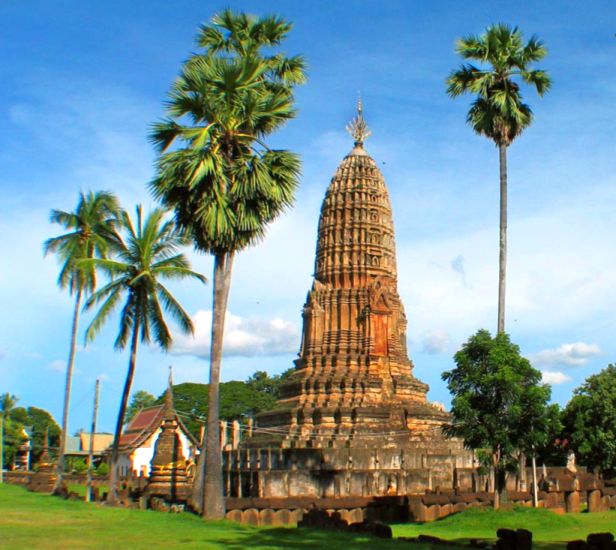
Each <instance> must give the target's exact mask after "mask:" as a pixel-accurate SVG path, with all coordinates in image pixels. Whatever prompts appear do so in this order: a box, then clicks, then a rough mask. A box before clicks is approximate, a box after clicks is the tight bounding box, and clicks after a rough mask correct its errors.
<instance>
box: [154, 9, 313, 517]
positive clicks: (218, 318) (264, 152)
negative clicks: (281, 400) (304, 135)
mask: <svg viewBox="0 0 616 550" xmlns="http://www.w3.org/2000/svg"><path fill="white" fill-rule="evenodd" d="M290 29H291V24H290V23H288V22H286V21H284V20H283V19H281V18H279V17H275V16H269V17H262V18H257V17H253V16H250V15H246V14H243V13H234V12H232V11H230V10H224V11H222V12H221V13H219V14H218V15H216V16H214V18H213V19H212V21H211V23H210V24H208V25H203V26H202V27H201V30H200V32H199V35H198V38H197V41H198V45H199V46H200V47H201V48H202V51H201V52H200V53H197V54H195V55H193V56H192V57H191V58H190V59H189V60H188V61H187V62H186V63H185V64H184V66H183V68H182V70H181V73H180V76H179V77H178V78H177V79H176V81H175V83H174V85H173V87H172V90H171V92H170V97H169V102H168V114H169V118H167V119H165V120H163V121H161V122H159V123H157V124H155V125H154V129H153V132H152V135H151V139H152V141H153V143H154V144H155V146H156V147H157V149H158V152H159V153H160V156H159V158H158V161H157V173H156V176H155V178H154V179H153V181H152V183H151V189H152V192H153V194H154V195H155V197H156V198H158V199H160V200H161V201H162V202H163V203H164V204H165V205H167V206H170V207H173V208H174V210H175V217H176V221H177V223H178V225H179V226H180V227H181V228H182V229H183V230H185V231H186V232H187V233H188V234H189V235H190V236H191V238H192V240H193V242H194V245H195V247H196V248H197V249H198V250H200V251H202V252H205V253H208V254H212V255H213V256H214V277H213V320H212V343H211V353H210V376H209V382H210V385H209V392H210V395H209V402H210V404H211V406H210V408H209V414H208V425H207V437H206V442H205V448H204V449H202V450H203V451H205V452H202V453H201V456H202V457H203V456H205V462H206V463H207V464H205V463H204V461H203V460H202V461H201V464H200V466H199V469H198V472H197V482H196V483H195V486H196V491H195V495H194V501H195V503H197V507H198V508H201V511H202V513H203V515H204V516H205V517H207V518H211V519H216V518H222V517H223V516H224V502H223V492H222V491H223V485H222V469H221V466H222V465H221V455H220V448H219V416H218V414H219V413H218V411H219V382H220V364H221V359H222V340H223V327H224V321H225V314H226V310H227V300H228V295H229V288H230V284H231V270H232V265H233V258H234V256H235V254H236V253H237V252H238V251H241V250H242V249H244V248H246V247H248V246H250V245H253V244H255V243H256V242H257V241H259V240H260V239H261V238H262V237H263V236H264V233H265V230H266V228H267V225H268V224H269V223H270V222H271V221H273V220H274V219H275V218H276V217H277V216H278V215H279V214H280V213H281V212H282V211H283V210H284V208H285V207H287V206H289V205H290V204H291V202H292V199H293V193H294V191H295V188H296V187H297V184H298V179H299V172H300V162H299V158H298V157H297V155H295V154H293V153H291V152H289V151H286V150H274V149H270V148H269V147H267V146H266V145H265V143H264V140H265V138H266V137H267V136H268V135H269V134H271V133H272V132H274V131H275V130H276V129H278V128H280V127H281V126H282V125H283V124H284V123H285V122H286V121H287V120H289V119H291V118H293V117H294V116H295V109H294V106H293V105H294V97H293V87H294V86H295V85H296V84H300V83H303V82H304V81H305V75H304V65H305V64H304V60H303V59H302V58H301V57H299V56H295V57H286V56H285V55H284V54H282V53H273V51H272V49H273V48H275V47H276V46H278V45H279V44H280V43H281V42H282V41H283V40H284V38H285V37H286V36H287V34H288V32H289V31H290ZM264 51H265V52H266V53H264ZM172 145H173V148H172V147H171V146H172ZM201 480H204V481H203V482H202V481H201ZM204 489H205V494H207V498H205V497H204ZM201 503H204V505H203V506H201Z"/></svg>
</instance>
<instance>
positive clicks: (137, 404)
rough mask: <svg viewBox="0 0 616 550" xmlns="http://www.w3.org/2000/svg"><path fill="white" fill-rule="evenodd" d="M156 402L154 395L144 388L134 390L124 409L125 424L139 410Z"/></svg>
mask: <svg viewBox="0 0 616 550" xmlns="http://www.w3.org/2000/svg"><path fill="white" fill-rule="evenodd" d="M155 404H156V397H155V396H154V395H152V394H151V393H149V392H147V391H145V390H138V391H136V392H135V393H134V394H133V396H132V397H131V400H130V404H129V405H128V408H127V409H126V424H128V423H129V422H130V421H131V420H132V419H133V418H134V417H135V415H136V414H137V413H138V412H139V411H140V410H141V409H146V408H148V407H152V406H153V405H155Z"/></svg>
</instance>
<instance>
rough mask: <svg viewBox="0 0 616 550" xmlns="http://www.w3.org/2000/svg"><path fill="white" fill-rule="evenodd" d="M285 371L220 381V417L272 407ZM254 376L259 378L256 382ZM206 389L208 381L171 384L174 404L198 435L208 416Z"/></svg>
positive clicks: (238, 416) (236, 416)
mask: <svg viewBox="0 0 616 550" xmlns="http://www.w3.org/2000/svg"><path fill="white" fill-rule="evenodd" d="M292 370H293V369H290V371H288V372H291V371H292ZM285 374H286V373H285ZM285 374H283V375H275V376H271V377H270V376H269V375H268V374H267V373H265V372H263V371H258V372H256V373H255V374H254V375H253V376H251V377H250V378H249V379H248V380H247V381H246V382H240V381H237V380H232V381H230V382H222V383H221V384H220V387H219V389H220V401H219V404H220V411H219V412H220V419H221V420H226V421H229V422H230V421H232V420H240V421H241V420H245V419H246V418H248V417H252V416H255V415H256V414H258V413H260V412H262V411H267V410H271V409H273V408H274V406H275V405H276V400H277V399H278V389H279V387H280V380H282V378H283V376H285ZM255 380H258V381H259V382H258V383H255ZM165 393H166V391H165V392H163V393H162V394H161V395H160V396H159V397H158V399H157V401H156V404H158V405H161V404H163V403H164V401H165ZM208 393H209V385H208V384H197V383H194V382H185V383H183V384H177V385H175V386H173V400H174V403H175V408H176V410H177V411H178V413H179V414H180V415H181V417H182V420H183V422H184V424H185V426H186V428H187V429H188V430H189V431H190V432H191V433H192V434H193V435H194V436H195V437H196V438H197V439H199V438H200V436H201V426H202V425H203V420H204V419H205V418H207V417H208V410H209V406H208V405H209V398H208Z"/></svg>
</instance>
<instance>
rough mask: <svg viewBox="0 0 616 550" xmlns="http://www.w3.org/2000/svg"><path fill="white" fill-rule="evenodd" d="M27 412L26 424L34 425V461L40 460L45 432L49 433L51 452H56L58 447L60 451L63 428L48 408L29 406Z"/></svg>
mask: <svg viewBox="0 0 616 550" xmlns="http://www.w3.org/2000/svg"><path fill="white" fill-rule="evenodd" d="M26 413H27V420H26V423H24V425H25V426H31V427H32V457H31V459H32V462H33V463H35V462H38V460H39V458H40V456H41V454H42V453H43V444H44V440H45V433H47V438H48V443H49V447H50V451H51V454H55V450H56V449H58V453H59V451H60V449H59V447H60V442H61V436H62V430H61V429H60V426H58V424H57V423H56V421H55V420H54V418H53V416H51V414H49V413H48V412H47V411H46V410H44V409H39V408H38V407H28V408H27V409H26Z"/></svg>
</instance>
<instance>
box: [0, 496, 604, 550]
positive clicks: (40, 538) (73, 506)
mask: <svg viewBox="0 0 616 550" xmlns="http://www.w3.org/2000/svg"><path fill="white" fill-rule="evenodd" d="M499 527H512V528H519V527H524V528H527V529H530V530H531V531H533V536H534V540H535V541H538V543H539V544H537V547H538V548H541V549H548V548H550V549H551V548H559V549H561V550H562V549H563V548H564V541H568V540H572V539H576V538H584V537H586V535H587V534H588V533H592V532H600V531H603V532H604V531H612V532H614V531H615V530H616V512H614V511H612V512H606V513H601V514H570V515H563V516H559V515H556V514H553V513H552V512H548V511H546V510H532V509H527V508H520V509H514V510H513V511H507V512H504V511H503V512H493V511H492V510H483V509H477V510H470V511H468V512H465V513H463V514H457V515H454V516H450V517H448V518H446V519H444V520H441V521H437V522H434V523H430V524H423V525H418V524H406V525H396V526H393V529H394V536H407V537H409V536H411V537H412V536H417V535H419V534H426V535H434V536H437V537H440V538H444V539H448V540H455V541H460V542H461V543H462V542H466V541H468V539H470V538H484V539H492V540H493V539H494V538H495V536H496V529H498V528H499ZM0 548H1V549H3V550H4V549H7V550H8V549H16V550H17V549H19V550H23V549H34V548H35V549H41V550H48V549H77V548H78V549H92V548H96V549H117V548H129V549H130V550H139V549H141V548H143V549H150V548H154V549H156V548H168V549H175V548H179V549H187V550H188V549H193V548H199V549H203V548H229V549H232V550H240V549H244V548H251V549H256V550H259V549H266V548H269V549H282V548H289V549H297V550H301V549H306V550H308V549H312V548H326V549H327V550H337V549H340V550H351V549H355V548H358V549H366V550H367V549H370V550H374V549H376V548H378V549H379V550H380V549H393V550H396V549H402V548H413V549H414V550H422V549H427V548H430V546H420V545H412V546H410V545H409V544H408V543H405V542H404V541H397V540H391V541H387V540H381V539H374V538H371V537H366V536H359V535H352V534H348V533H343V532H333V531H319V530H314V529H292V528H266V527H262V528H256V527H248V526H243V525H238V524H235V523H232V522H225V521H220V522H204V521H202V520H201V519H200V518H198V517H196V516H194V515H192V514H163V513H158V512H151V511H140V510H126V509H120V508H106V507H104V506H101V505H98V504H86V503H84V502H76V501H66V500H62V499H59V498H56V497H50V496H46V495H39V494H34V493H29V492H27V491H26V490H25V489H23V488H22V487H15V486H10V485H0Z"/></svg>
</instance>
